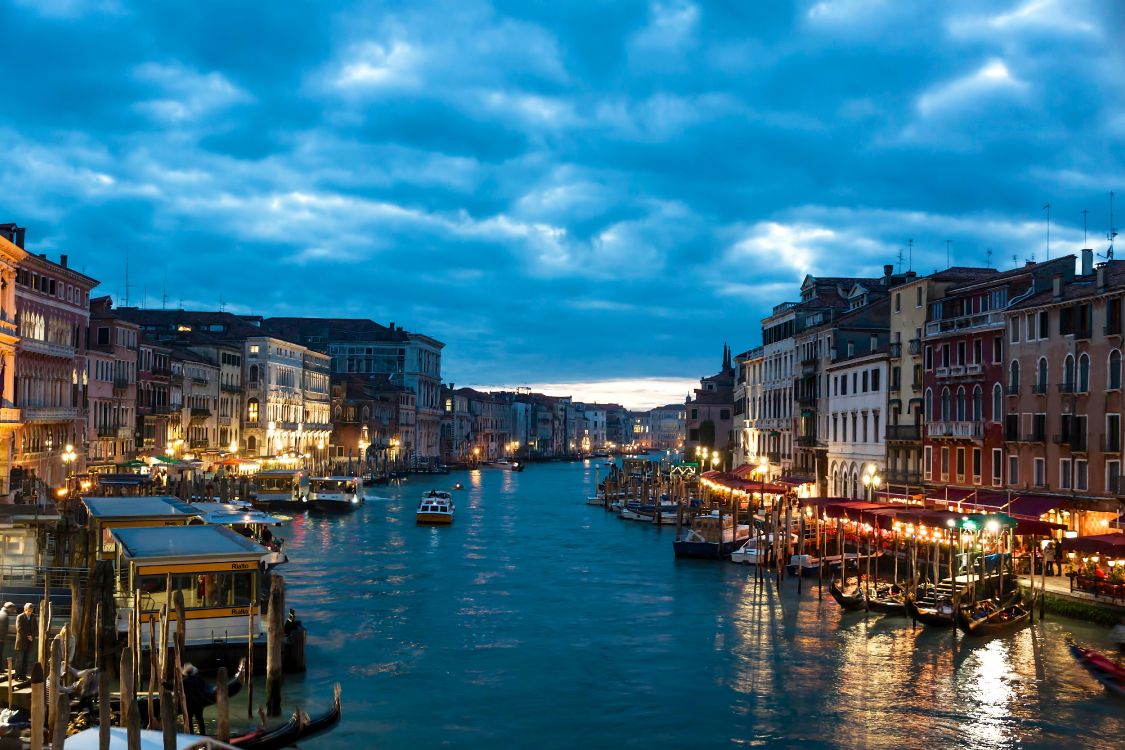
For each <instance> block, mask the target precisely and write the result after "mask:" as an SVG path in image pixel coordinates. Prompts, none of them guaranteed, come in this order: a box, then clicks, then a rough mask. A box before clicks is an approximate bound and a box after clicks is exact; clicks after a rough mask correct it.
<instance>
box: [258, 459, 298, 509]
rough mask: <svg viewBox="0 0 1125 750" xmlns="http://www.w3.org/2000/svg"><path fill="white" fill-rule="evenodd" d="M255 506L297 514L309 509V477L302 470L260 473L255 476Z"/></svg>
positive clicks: (274, 470) (279, 470)
mask: <svg viewBox="0 0 1125 750" xmlns="http://www.w3.org/2000/svg"><path fill="white" fill-rule="evenodd" d="M253 502H254V505H256V506H257V507H259V508H274V509H277V510H288V511H290V512H295V511H299V510H305V509H307V508H308V502H309V475H308V472H306V471H303V470H301V469H273V470H270V471H259V472H258V473H257V474H256V475H255V476H254V501H253Z"/></svg>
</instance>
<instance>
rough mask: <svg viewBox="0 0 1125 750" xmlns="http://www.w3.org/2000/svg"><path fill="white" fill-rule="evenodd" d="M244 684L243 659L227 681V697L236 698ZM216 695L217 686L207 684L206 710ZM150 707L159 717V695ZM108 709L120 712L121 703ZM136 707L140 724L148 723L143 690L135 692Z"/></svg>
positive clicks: (145, 694) (178, 708)
mask: <svg viewBox="0 0 1125 750" xmlns="http://www.w3.org/2000/svg"><path fill="white" fill-rule="evenodd" d="M245 682H246V659H245V658H243V659H242V660H241V661H240V662H239V663H238V671H237V672H235V673H234V675H233V676H232V677H231V678H230V679H228V680H227V696H228V697H230V698H233V697H234V696H236V695H238V694H239V693H240V692H242V685H243V684H244V683H245ZM218 694H219V690H218V686H217V685H216V683H214V682H211V683H207V686H206V689H205V690H204V692H203V697H204V704H203V705H204V707H205V708H206V707H207V706H213V705H215V701H216V700H217V699H218ZM175 704H176V713H177V714H179V713H181V712H182V709H183V707H182V706H181V705H180V702H179V701H176V702H175ZM152 706H153V709H154V710H155V711H156V714H157V715H158V716H159V715H160V694H159V693H154V694H153V696H152ZM110 707H111V709H112V710H113V711H120V710H121V702H120V701H118V700H115V701H113V702H112V703H111V704H110ZM137 707H138V708H139V709H140V717H141V722H142V723H144V722H147V721H148V692H147V691H145V690H138V691H137Z"/></svg>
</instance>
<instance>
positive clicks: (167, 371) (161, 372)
mask: <svg viewBox="0 0 1125 750" xmlns="http://www.w3.org/2000/svg"><path fill="white" fill-rule="evenodd" d="M152 376H153V377H154V378H168V377H171V376H172V368H170V367H154V368H152Z"/></svg>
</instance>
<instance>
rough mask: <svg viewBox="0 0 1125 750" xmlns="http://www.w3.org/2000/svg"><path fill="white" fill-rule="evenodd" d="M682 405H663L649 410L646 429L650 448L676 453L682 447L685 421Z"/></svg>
mask: <svg viewBox="0 0 1125 750" xmlns="http://www.w3.org/2000/svg"><path fill="white" fill-rule="evenodd" d="M686 416H687V415H686V414H685V412H684V405H683V404H665V405H664V406H657V407H656V408H654V409H650V410H649V412H648V428H649V441H650V445H649V447H650V448H657V449H659V450H664V451H678V450H681V449H682V448H683V447H684V425H685V420H686Z"/></svg>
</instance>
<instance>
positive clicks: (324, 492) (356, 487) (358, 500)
mask: <svg viewBox="0 0 1125 750" xmlns="http://www.w3.org/2000/svg"><path fill="white" fill-rule="evenodd" d="M362 504H363V483H362V482H360V480H359V477H352V476H336V477H313V478H312V479H310V480H309V505H310V506H311V508H312V510H316V511H320V512H322V513H348V512H351V511H353V510H355V509H356V508H358V507H359V506H360V505H362Z"/></svg>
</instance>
